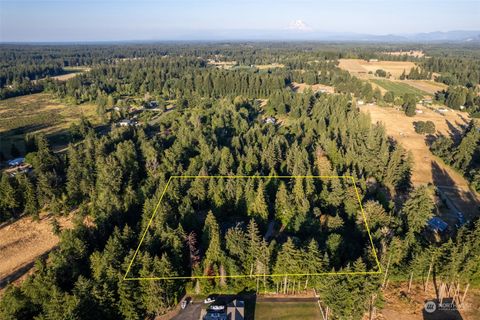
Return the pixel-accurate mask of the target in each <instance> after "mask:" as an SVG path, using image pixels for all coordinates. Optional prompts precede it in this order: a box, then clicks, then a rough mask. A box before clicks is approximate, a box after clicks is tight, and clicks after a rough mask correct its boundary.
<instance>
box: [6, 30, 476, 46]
mask: <svg viewBox="0 0 480 320" xmlns="http://www.w3.org/2000/svg"><path fill="white" fill-rule="evenodd" d="M229 31H231V32H235V33H237V34H238V32H239V31H243V30H225V31H221V32H217V34H216V35H214V36H210V37H205V38H196V37H194V36H192V37H188V35H187V36H180V37H177V38H164V39H162V38H158V39H153V38H152V39H98V40H81V39H79V40H17V41H3V39H0V44H97V43H98V44H101V43H105V44H122V43H140V44H148V43H189V42H191V43H208V42H213V43H218V42H253V43H255V42H313V43H315V42H318V43H349V42H350V43H392V44H395V43H419V42H423V43H458V42H465V43H468V42H466V41H465V40H458V39H452V38H445V39H430V40H429V39H428V36H429V35H436V34H443V35H447V36H448V35H449V34H451V33H458V34H462V35H463V34H475V36H476V38H475V39H473V40H475V41H472V43H475V44H476V43H480V29H479V30H448V31H438V30H435V31H430V32H420V33H404V34H395V33H389V34H365V33H355V32H344V33H335V32H315V31H312V32H309V33H298V32H296V31H293V32H289V33H288V34H287V35H285V33H284V34H283V35H282V36H276V35H277V33H275V30H269V31H261V30H254V31H255V32H261V34H260V35H258V33H257V36H254V37H249V36H248V35H246V36H244V37H242V36H238V35H237V36H235V34H234V35H233V36H230V37H229V35H224V34H225V33H229ZM277 31H278V30H277ZM220 33H221V34H222V35H221V36H220V35H219V34H220ZM421 35H424V36H426V37H427V39H421V40H420V39H418V36H421ZM262 36H263V37H262ZM462 39H463V38H462Z"/></svg>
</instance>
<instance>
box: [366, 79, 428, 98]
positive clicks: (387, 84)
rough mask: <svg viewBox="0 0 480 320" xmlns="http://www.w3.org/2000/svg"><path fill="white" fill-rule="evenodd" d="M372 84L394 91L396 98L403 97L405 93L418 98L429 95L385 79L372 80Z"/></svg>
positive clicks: (404, 84) (402, 83)
mask: <svg viewBox="0 0 480 320" xmlns="http://www.w3.org/2000/svg"><path fill="white" fill-rule="evenodd" d="M370 81H371V82H373V83H375V84H376V85H378V86H380V87H382V88H384V89H385V90H387V91H392V92H393V93H394V94H395V95H396V96H402V95H404V94H405V93H411V94H414V95H416V96H418V97H423V96H424V95H427V94H428V92H426V91H423V90H420V89H417V88H414V87H412V86H411V85H409V84H406V83H404V82H400V81H390V80H383V79H372V80H370Z"/></svg>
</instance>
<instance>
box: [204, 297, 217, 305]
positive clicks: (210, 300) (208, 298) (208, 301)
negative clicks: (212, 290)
mask: <svg viewBox="0 0 480 320" xmlns="http://www.w3.org/2000/svg"><path fill="white" fill-rule="evenodd" d="M216 299H217V296H213V295H210V296H208V297H207V298H206V299H205V300H203V303H205V304H207V303H212V302H215V300H216Z"/></svg>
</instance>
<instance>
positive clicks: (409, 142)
mask: <svg viewBox="0 0 480 320" xmlns="http://www.w3.org/2000/svg"><path fill="white" fill-rule="evenodd" d="M417 108H418V109H419V110H422V112H423V113H421V114H417V115H416V116H414V117H407V116H405V114H404V112H403V111H401V110H397V109H395V108H390V107H379V106H376V105H371V106H370V105H365V106H361V107H360V109H361V110H362V111H363V112H366V113H370V116H371V118H372V122H373V123H377V122H380V123H383V124H384V125H385V129H386V133H387V135H388V136H390V137H392V138H393V139H395V140H396V141H398V142H399V143H400V144H401V145H402V146H403V147H404V148H405V149H407V150H409V151H410V152H411V153H412V156H413V161H414V162H413V172H412V183H413V184H414V186H418V185H422V184H428V183H432V184H434V185H435V186H437V187H440V188H442V190H448V191H445V192H449V193H450V194H449V196H450V197H451V198H452V201H453V202H454V203H455V204H456V205H457V207H458V208H459V209H460V210H461V211H462V212H464V214H465V215H466V218H467V219H469V218H472V217H473V216H474V215H476V214H478V208H479V205H480V196H479V195H478V193H476V192H474V191H472V190H470V188H469V184H468V181H467V180H466V179H465V178H463V177H462V176H461V175H460V174H459V173H457V172H456V171H455V170H453V169H452V168H451V167H449V166H447V165H446V164H444V163H443V161H442V160H441V159H439V158H438V157H436V156H434V155H433V154H432V153H431V152H430V150H429V147H428V145H427V143H426V137H425V136H424V135H420V134H417V133H416V132H415V129H414V126H413V123H414V122H415V121H428V120H429V121H432V122H433V123H435V127H436V129H437V132H439V133H442V134H444V135H447V136H452V137H453V138H454V139H455V138H458V136H459V135H460V134H461V132H462V130H463V127H465V126H466V125H467V124H468V122H469V120H470V118H469V117H468V114H467V113H465V112H458V111H448V112H446V114H445V115H441V114H439V113H436V112H434V111H433V110H430V109H428V108H425V107H423V106H417Z"/></svg>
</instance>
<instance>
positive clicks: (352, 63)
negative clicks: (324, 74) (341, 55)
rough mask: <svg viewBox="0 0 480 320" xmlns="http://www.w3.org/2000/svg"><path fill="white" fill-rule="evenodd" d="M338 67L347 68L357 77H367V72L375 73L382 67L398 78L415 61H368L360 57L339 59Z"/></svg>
mask: <svg viewBox="0 0 480 320" xmlns="http://www.w3.org/2000/svg"><path fill="white" fill-rule="evenodd" d="M339 62H340V64H339V67H340V68H341V69H344V70H347V71H348V72H350V73H351V74H352V75H355V76H357V77H359V78H362V79H366V78H369V74H368V73H369V72H371V73H375V71H376V70H378V69H383V70H385V71H386V72H388V73H390V74H391V75H392V76H393V78H394V79H398V78H399V77H400V75H401V74H402V72H403V71H405V72H406V73H408V72H409V71H410V69H411V68H413V67H415V63H413V62H410V61H373V62H369V61H367V60H362V59H340V60H339Z"/></svg>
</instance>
